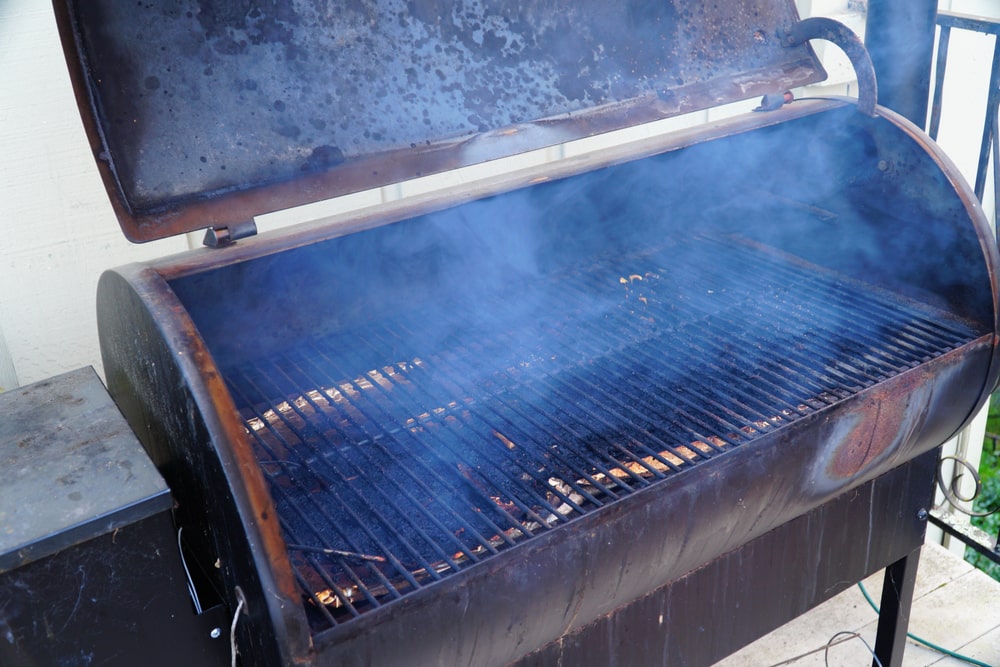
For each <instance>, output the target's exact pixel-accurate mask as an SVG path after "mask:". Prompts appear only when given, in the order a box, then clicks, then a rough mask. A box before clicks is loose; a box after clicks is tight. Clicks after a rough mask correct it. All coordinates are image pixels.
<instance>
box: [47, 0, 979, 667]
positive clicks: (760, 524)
mask: <svg viewBox="0 0 1000 667" xmlns="http://www.w3.org/2000/svg"><path fill="white" fill-rule="evenodd" d="M55 5H56V9H57V15H58V19H59V22H60V29H61V33H62V38H63V41H64V45H65V48H66V52H67V55H68V60H69V64H70V70H71V74H72V78H73V82H74V86H75V89H76V92H77V95H78V98H79V101H80V107H81V110H82V113H83V116H84V121H85V126H86V129H87V132H88V135H89V137H90V140H91V144H92V147H93V150H94V154H95V156H96V157H97V160H98V165H99V167H100V170H101V173H102V175H103V176H104V180H105V183H106V186H107V189H108V193H109V195H110V197H111V200H112V202H113V204H114V207H115V210H116V212H117V213H118V215H119V218H120V220H121V224H122V228H123V230H124V232H125V234H126V235H127V236H128V237H129V238H130V239H133V240H136V241H143V240H148V239H152V238H158V237H161V236H165V235H171V234H177V233H182V232H187V231H191V230H195V229H204V228H208V229H209V231H208V233H207V235H206V243H207V244H208V245H210V246H213V247H212V248H206V249H203V250H200V251H195V252H191V253H188V254H184V255H180V256H176V257H171V258H168V259H166V260H163V261H158V262H153V263H149V264H143V265H132V266H127V267H123V268H120V269H117V270H114V271H109V272H107V273H106V274H105V275H104V276H103V278H102V279H101V283H100V287H99V292H98V315H99V323H100V335H101V346H102V355H103V360H104V365H105V372H106V378H107V384H108V388H109V390H110V392H111V394H112V395H113V396H114V398H115V401H116V403H117V404H118V406H119V408H120V409H121V411H122V412H123V413H124V415H125V417H126V419H127V421H128V423H129V424H130V425H131V427H132V429H133V430H134V431H135V433H136V435H137V436H138V437H139V439H140V441H141V442H142V443H143V445H144V447H145V449H146V451H147V452H148V454H149V455H150V457H151V458H152V460H153V461H154V463H155V464H156V465H157V467H158V468H159V470H160V472H161V473H162V474H163V476H164V478H165V479H166V481H167V483H168V484H169V486H170V489H171V492H172V494H173V497H174V499H175V509H174V523H175V528H176V529H179V530H181V531H182V542H183V544H184V556H185V563H186V566H187V567H188V569H189V570H190V571H191V577H192V586H193V588H194V591H195V597H196V599H197V601H198V604H199V606H201V607H202V608H210V607H212V608H217V607H218V606H220V605H221V606H222V607H223V608H224V609H226V610H228V613H230V614H235V616H234V618H235V628H236V644H237V646H238V650H239V655H240V659H241V661H242V663H243V664H261V665H274V664H330V665H397V664H398V665H458V664H468V665H506V664H518V665H547V664H620V665H626V664H627V665H640V664H641V665H650V664H670V665H706V664H710V663H712V662H713V661H715V660H717V659H720V658H722V657H723V656H725V655H727V654H729V653H730V652H732V651H733V650H735V649H737V648H739V647H740V646H742V645H744V644H745V643H747V642H749V641H750V640H752V639H753V638H755V637H757V636H760V635H761V634H763V633H764V632H766V631H768V630H770V629H772V628H773V627H776V626H777V625H779V624H781V623H783V622H785V621H787V620H789V619H790V618H792V617H794V616H796V615H798V614H799V613H801V612H803V611H804V610H806V609H808V608H810V607H812V606H814V605H816V604H818V603H819V602H821V601H823V600H825V599H827V598H829V597H831V596H832V595H834V594H836V593H837V592H839V591H840V590H843V589H844V588H845V587H847V586H849V585H850V584H851V583H852V582H854V581H857V580H859V579H861V578H862V577H864V576H866V575H868V574H870V573H872V572H874V571H877V570H878V569H880V568H883V567H887V566H890V565H892V564H895V565H894V566H893V567H894V568H895V569H891V570H890V579H891V580H893V581H895V579H893V577H897V578H899V580H900V581H901V582H902V583H903V587H902V589H900V590H899V591H898V595H896V596H895V598H894V599H895V600H896V602H897V603H898V604H899V605H900V607H901V608H902V611H903V613H902V614H899V615H898V616H899V618H896V619H892V621H891V623H884V624H883V625H891V627H889V629H888V630H886V631H885V636H886V637H889V639H885V640H884V639H882V638H881V637H880V644H881V646H880V651H881V652H882V655H883V656H884V657H885V656H892V657H891V658H890V660H891V661H892V662H893V664H897V663H898V661H899V660H900V654H899V651H898V648H899V641H900V639H899V637H900V632H899V631H900V628H901V627H902V628H905V617H906V613H905V610H906V605H907V604H908V595H909V593H908V592H907V590H906V581H907V578H906V576H904V575H905V574H906V572H905V570H906V569H907V568H906V566H905V563H906V561H905V560H904V559H905V558H906V557H907V556H908V555H909V554H911V552H913V551H914V550H915V549H917V548H918V547H919V545H920V544H921V542H922V539H923V531H924V525H925V524H924V519H925V515H926V513H925V509H926V508H927V507H929V503H930V494H931V491H932V489H931V483H930V480H931V479H932V476H933V469H934V466H935V456H936V454H935V451H934V450H935V448H936V447H937V445H939V444H940V443H942V442H943V441H944V440H946V439H947V438H948V437H949V436H951V435H952V434H954V433H955V432H956V431H957V430H958V429H960V428H961V427H962V425H963V424H964V423H965V422H966V421H967V420H968V419H970V418H971V416H972V415H973V414H974V413H975V411H976V410H977V408H978V407H979V406H981V405H982V403H983V402H984V400H985V398H986V396H988V394H989V393H990V391H991V390H992V389H993V387H994V386H995V384H996V379H997V372H998V371H997V363H996V361H997V341H996V333H997V313H998V308H997V282H996V267H997V260H998V257H997V251H996V248H995V246H994V243H993V242H992V241H991V234H990V232H989V231H988V225H987V223H986V220H985V219H984V216H983V213H982V211H981V209H980V208H979V206H978V204H977V203H976V201H975V198H974V197H973V196H972V194H971V193H970V191H969V189H968V187H967V186H966V184H965V183H964V182H963V181H962V179H961V177H960V176H959V175H958V173H957V171H956V169H955V168H954V166H953V165H952V164H951V163H950V162H949V160H948V159H947V158H946V157H945V156H944V155H943V154H942V153H941V152H940V150H939V149H938V148H937V147H936V146H935V145H934V144H933V143H932V142H931V141H930V140H929V139H928V138H927V137H925V136H924V135H923V134H922V133H921V132H920V131H919V130H918V129H916V128H915V127H914V126H913V125H911V124H910V123H909V122H907V121H906V120H905V119H903V118H901V117H900V116H898V115H897V114H895V113H893V112H892V111H890V110H888V109H884V108H882V107H878V106H877V105H876V91H875V81H874V76H873V75H872V73H871V68H870V64H869V63H868V61H867V58H866V55H865V53H864V49H863V46H862V45H861V44H860V42H858V41H857V40H856V38H853V37H852V36H851V35H850V34H849V33H848V32H847V31H846V30H844V29H843V28H842V27H841V26H839V25H837V24H834V23H832V22H829V21H825V20H822V19H810V20H807V21H804V22H800V21H799V19H798V17H797V15H796V12H795V9H794V6H793V5H792V3H791V2H784V1H782V0H768V1H764V0H742V1H740V2H726V3H681V2H667V3H644V2H629V3H611V4H608V3H603V2H591V1H589V0H588V1H585V2H575V3H551V2H542V1H534V0H529V1H526V2H519V3H499V2H492V1H487V2H476V3H472V2H469V3H466V2H457V1H454V0H435V1H433V2H425V3H402V2H393V1H392V0H379V1H378V2H353V3H345V4H338V5H334V4H333V3H326V2H316V3H286V4H281V3H278V4H272V3H261V2H250V1H241V2H236V1H233V2H219V3H211V4H209V3H194V2H192V3H184V2H179V3H157V2H137V3H118V2H112V1H110V0H95V1H90V2H85V3H84V2H80V3H77V2H56V3H55ZM812 38H824V39H830V40H833V41H835V42H837V43H838V44H839V45H841V46H842V47H844V48H845V50H846V51H847V52H848V53H849V55H850V56H851V58H852V61H853V62H854V63H855V66H856V67H857V69H858V73H859V80H860V86H861V91H860V96H859V100H858V101H855V100H844V99H812V100H797V101H794V102H792V103H786V102H788V99H787V98H786V96H785V95H784V93H785V91H787V90H791V89H794V88H796V87H799V86H803V85H806V84H809V83H813V82H816V81H819V80H822V79H823V78H824V76H825V74H824V72H823V70H822V68H821V66H820V65H819V63H818V61H817V59H816V57H815V55H814V53H813V51H812V50H811V48H810V46H809V44H808V42H809V39H812ZM758 96H763V102H762V104H761V110H760V111H759V112H757V113H750V114H745V115H739V116H736V117H733V118H729V119H725V120H718V121H714V122H711V123H708V124H702V125H698V126H696V127H693V128H688V129H679V130H676V131H673V132H670V133H666V134H662V135H657V136H655V137H654V138H650V139H644V140H636V141H632V142H630V143H625V144H622V145H619V146H617V147H615V148H610V149H601V150H594V151H582V152H579V153H578V154H577V155H575V156H573V157H569V158H567V159H563V160H561V161H557V162H555V163H547V164H544V165H542V166H537V167H527V168H522V169H520V170H518V171H514V172H511V173H508V174H506V175H502V176H496V177H494V178H492V179H489V180H474V181H469V182H467V183H464V184H458V185H454V186H451V187H450V188H448V189H446V190H443V191H439V192H437V193H435V194H433V195H423V196H419V197H413V198H408V199H404V200H401V201H399V202H396V203H389V204H384V205H381V206H377V207H373V208H370V209H366V210H364V211H363V212H361V213H356V214H351V215H344V216H340V217H337V218H333V219H329V220H326V221H324V222H323V223H315V224H311V225H304V226H299V227H294V228H291V229H288V230H285V231H283V232H281V233H278V234H271V235H267V234H264V235H260V236H256V235H254V224H253V220H254V217H255V216H259V215H260V214H263V213H267V212H270V211H274V210H278V209H282V208H288V207H291V206H296V205H302V204H308V203H310V202H315V201H319V200H321V199H325V198H329V197H332V196H335V195H341V194H346V193H352V192H359V191H362V190H366V189H369V188H373V187H378V186H385V185H390V184H394V183H399V182H403V181H407V180H408V179H413V178H416V177H419V176H424V175H427V174H432V173H437V172H443V171H448V170H452V169H456V168H459V167H465V166H469V165H474V164H479V163H483V162H488V161H491V160H494V159H499V158H504V157H506V156H509V155H513V154H517V153H521V152H525V151H529V150H534V149H540V148H544V147H547V146H553V145H556V144H562V143H564V142H568V141H574V140H580V139H585V138H586V137H590V136H593V135H596V134H599V133H603V132H607V131H611V130H618V129H622V128H625V127H629V126H635V125H638V124H641V123H645V122H647V121H653V120H658V119H663V118H667V117H671V116H680V115H682V114H684V113H686V112H691V111H697V110H700V109H706V108H709V107H715V106H718V105H722V104H724V103H727V102H731V101H734V100H740V99H748V98H752V97H753V98H755V97H758ZM901 564H903V565H901ZM913 567H914V563H913V561H912V560H911V561H910V564H909V571H910V575H912V569H913ZM911 583H912V582H911ZM887 588H892V587H891V586H890V587H887ZM891 597H892V595H890V596H889V598H891ZM889 598H887V599H889ZM890 602H891V600H890ZM893 647H895V648H896V649H897V650H896V651H895V653H893Z"/></svg>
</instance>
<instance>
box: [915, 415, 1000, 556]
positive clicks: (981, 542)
mask: <svg viewBox="0 0 1000 667" xmlns="http://www.w3.org/2000/svg"><path fill="white" fill-rule="evenodd" d="M986 441H987V442H989V443H991V444H992V446H993V451H997V447H998V442H1000V434H996V433H987V434H986ZM949 461H950V462H951V463H953V464H954V465H955V466H956V467H958V468H961V469H962V470H963V471H964V472H960V473H958V474H957V475H956V474H952V475H949V477H950V478H951V482H946V481H945V476H944V475H943V474H942V469H943V468H944V466H945V464H946V463H947V462H949ZM966 474H968V475H970V476H971V477H972V480H973V481H974V483H975V486H974V489H973V491H972V492H971V493H963V492H962V491H961V489H960V483H961V480H962V478H963V477H964V476H965V475H966ZM937 482H938V488H940V489H941V493H942V494H944V497H945V500H946V501H947V505H948V507H936V508H934V510H932V511H931V513H930V516H929V517H928V518H929V519H930V522H931V523H932V524H934V525H935V526H937V527H938V528H940V529H941V530H943V531H944V532H945V533H946V534H948V535H950V536H952V537H953V538H956V539H958V540H959V541H961V542H963V543H964V544H965V545H966V546H968V547H970V548H971V549H972V550H973V551H975V552H976V553H978V554H979V555H981V556H983V557H984V558H986V559H988V560H989V561H991V562H993V563H996V564H998V565H1000V528H998V530H997V534H996V535H990V534H989V533H987V532H986V531H985V530H983V529H982V528H979V527H977V526H975V525H972V524H971V523H970V522H969V521H968V520H966V519H965V518H964V517H962V516H960V515H965V517H970V518H971V517H987V516H990V515H992V514H996V513H997V512H998V511H1000V506H998V507H993V508H988V509H986V510H975V509H973V503H974V502H975V501H976V499H977V498H979V496H980V494H981V492H982V490H983V484H982V479H981V478H980V476H979V471H978V470H976V468H975V466H973V465H972V464H970V463H969V462H968V461H966V460H964V459H961V458H958V457H955V456H942V457H941V460H940V461H939V462H938V474H937Z"/></svg>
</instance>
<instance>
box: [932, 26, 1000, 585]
mask: <svg viewBox="0 0 1000 667" xmlns="http://www.w3.org/2000/svg"><path fill="white" fill-rule="evenodd" d="M937 25H938V27H939V32H938V41H937V62H936V67H935V78H934V89H933V95H932V101H931V114H930V119H929V122H928V133H929V134H930V136H931V138H933V139H935V140H936V139H937V135H938V130H939V129H940V124H941V109H942V99H943V96H944V77H945V71H946V69H947V63H948V46H949V43H950V40H951V31H952V30H953V29H954V30H967V31H972V32H977V33H981V34H986V35H994V36H995V38H996V41H995V45H994V47H993V66H992V68H991V70H990V79H989V95H988V97H987V100H986V113H985V118H984V121H983V134H982V141H981V143H980V148H979V162H978V164H977V167H976V182H975V185H974V190H975V193H976V197H977V198H978V199H979V201H980V202H982V201H983V195H984V193H985V191H986V179H987V174H988V172H989V167H990V164H991V161H992V167H993V193H994V197H993V199H994V204H993V206H994V214H995V217H994V220H1000V197H998V196H997V193H998V192H1000V187H998V186H1000V132H998V116H997V114H998V108H1000V20H997V19H988V18H983V17H977V16H968V15H965V14H956V13H952V12H944V11H939V12H938V15H937ZM998 238H1000V237H998ZM991 439H992V440H991ZM997 439H1000V435H994V434H987V440H988V441H991V442H992V444H993V447H994V451H996V441H997ZM949 464H950V465H949ZM947 468H951V470H952V472H951V474H950V475H947V477H948V478H949V479H945V477H946V475H945V474H944V470H945V469H947ZM966 476H969V477H970V478H971V479H973V480H974V482H975V485H974V490H973V491H972V492H964V493H963V491H961V489H960V487H961V485H962V480H963V479H964V478H965V477H966ZM938 484H939V486H940V488H941V491H942V493H943V494H944V496H945V498H946V500H947V503H946V504H945V507H942V508H940V509H936V510H935V511H933V512H932V513H931V516H930V521H931V523H933V524H934V525H936V526H937V527H938V528H940V529H941V530H943V531H944V532H945V533H947V534H948V535H951V536H952V537H954V538H956V539H958V540H960V541H962V542H963V543H965V544H966V545H967V546H969V547H970V548H971V549H973V550H974V551H975V552H976V553H978V554H979V555H981V556H983V557H984V558H986V559H988V560H989V561H991V562H993V563H996V564H997V565H998V566H1000V532H998V534H997V535H991V534H990V533H988V532H986V531H984V530H983V529H982V528H980V527H978V526H976V525H973V524H972V523H970V522H969V520H968V518H967V517H986V516H989V515H991V514H994V513H996V512H997V511H1000V507H990V508H985V509H978V510H976V509H972V507H973V506H974V503H975V501H976V499H978V498H979V497H980V494H981V492H982V481H981V479H980V476H979V471H978V470H977V469H976V468H975V466H973V465H972V464H970V463H969V462H968V461H965V460H964V459H962V458H959V457H956V456H944V457H942V458H941V461H940V463H939V465H938ZM962 515H965V516H962Z"/></svg>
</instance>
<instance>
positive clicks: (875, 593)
mask: <svg viewBox="0 0 1000 667" xmlns="http://www.w3.org/2000/svg"><path fill="white" fill-rule="evenodd" d="M865 586H866V588H867V589H868V592H869V595H871V596H872V599H873V600H875V601H876V604H877V603H878V601H879V598H880V596H881V593H882V574H881V573H879V574H877V575H875V576H873V577H871V578H869V579H868V580H867V581H866V582H865ZM876 622H877V616H876V614H875V612H874V611H873V610H872V608H871V607H870V606H869V605H868V603H867V602H866V601H865V599H864V597H863V596H862V594H861V591H860V590H859V589H858V587H857V586H854V587H851V588H849V589H848V590H846V591H844V592H843V593H841V594H840V595H838V596H837V597H835V598H833V599H831V600H829V601H827V602H825V603H824V604H822V605H820V606H819V607H816V608H815V609H813V610H812V611H810V612H809V613H807V614H805V615H803V616H800V617H799V618H797V619H795V620H794V621H792V622H791V623H788V624H787V625H784V626H782V627H780V628H778V629H777V630H775V631H774V632H772V633H771V634H769V635H767V636H765V637H763V638H761V639H759V640H758V641H756V642H754V643H753V644H751V645H749V646H747V647H745V648H744V649H743V650H741V651H739V652H738V653H736V654H734V655H731V656H729V657H728V658H726V659H725V660H723V661H722V662H719V663H717V665H716V667H765V666H767V667H777V666H778V665H782V666H784V665H790V666H792V667H812V666H813V665H815V666H817V667H825V665H826V664H829V667H848V666H850V667H859V666H865V665H871V664H872V657H871V654H870V653H869V651H868V649H867V648H866V647H865V644H864V643H863V642H862V641H861V640H860V639H857V638H851V639H847V640H846V641H843V642H842V643H836V644H834V645H832V646H831V647H830V649H829V652H828V654H827V655H826V659H827V660H828V661H829V662H828V663H825V662H824V650H823V649H824V647H825V646H826V644H827V643H828V642H830V640H831V638H832V637H833V636H834V635H835V634H836V633H838V632H841V631H848V632H857V633H858V634H860V636H861V637H862V638H863V639H864V641H865V642H867V643H868V645H869V646H874V645H875V627H876ZM909 630H910V633H911V634H914V635H917V636H919V637H923V638H924V639H927V640H929V641H931V642H933V643H935V644H938V645H939V646H943V647H945V648H948V649H950V650H952V651H957V652H959V653H962V654H964V655H967V656H969V657H971V658H975V659H976V660H979V661H980V662H984V663H986V664H988V665H991V666H996V667H1000V582H997V581H994V580H993V579H990V578H989V577H987V576H986V575H985V574H983V573H982V572H980V571H979V570H976V569H975V568H973V567H972V566H971V565H969V564H968V563H966V562H965V561H964V560H962V559H961V558H959V557H958V556H956V555H954V554H952V553H951V552H949V551H947V550H946V549H944V548H943V547H940V546H938V545H934V544H927V545H925V546H924V548H923V551H922V552H921V556H920V566H919V568H918V570H917V586H916V592H915V594H914V602H913V611H912V614H911V616H910V628H909ZM968 664H969V663H966V662H964V661H962V660H957V659H955V658H951V657H948V656H945V655H943V654H941V653H938V652H936V651H933V650H931V649H929V648H926V647H924V646H921V645H919V644H916V643H914V642H913V641H912V640H910V641H908V642H907V645H906V650H905V652H904V654H903V667H924V666H925V665H935V666H936V667H951V666H952V665H954V666H955V667H958V666H960V665H966V666H967V665H968Z"/></svg>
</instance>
